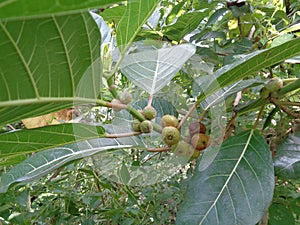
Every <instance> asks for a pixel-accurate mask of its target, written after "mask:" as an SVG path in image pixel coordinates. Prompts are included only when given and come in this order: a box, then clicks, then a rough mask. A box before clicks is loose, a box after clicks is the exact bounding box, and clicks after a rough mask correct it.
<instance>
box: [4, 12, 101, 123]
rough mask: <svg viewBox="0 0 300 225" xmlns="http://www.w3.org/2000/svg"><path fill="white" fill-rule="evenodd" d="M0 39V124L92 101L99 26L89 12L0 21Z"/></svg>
mask: <svg viewBox="0 0 300 225" xmlns="http://www.w3.org/2000/svg"><path fill="white" fill-rule="evenodd" d="M74 27H76V29H74ZM0 43H2V44H1V45H0V52H2V53H3V54H1V55H0V90H1V95H0V112H1V118H0V124H6V123H9V122H13V121H17V120H20V119H24V118H27V117H32V116H37V115H40V114H46V113H48V112H52V111H57V110H59V109H62V108H66V107H70V106H72V105H74V104H76V103H75V102H78V103H79V102H81V103H82V102H90V103H92V102H93V103H95V99H97V96H98V94H99V91H100V84H101V62H100V32H99V29H98V27H97V24H96V23H95V21H94V20H93V18H92V16H91V15H90V14H89V13H80V14H74V15H69V16H52V17H49V18H43V19H41V18H40V19H28V20H21V21H0Z"/></svg>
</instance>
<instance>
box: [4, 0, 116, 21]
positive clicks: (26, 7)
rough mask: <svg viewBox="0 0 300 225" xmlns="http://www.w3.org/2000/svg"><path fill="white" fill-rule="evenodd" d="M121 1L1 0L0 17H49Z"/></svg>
mask: <svg viewBox="0 0 300 225" xmlns="http://www.w3.org/2000/svg"><path fill="white" fill-rule="evenodd" d="M118 2H121V1H120V0H96V1H80V0H73V1H61V2H57V1H55V0H47V1H39V0H31V1H26V0H14V1H10V0H1V1H0V18H16V17H28V16H36V17H37V16H38V17H47V16H49V15H52V14H57V13H72V12H74V11H75V12H78V11H87V10H88V9H91V8H99V7H105V6H107V5H110V4H114V3H118Z"/></svg>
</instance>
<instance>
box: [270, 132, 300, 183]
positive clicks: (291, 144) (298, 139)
mask: <svg viewBox="0 0 300 225" xmlns="http://www.w3.org/2000/svg"><path fill="white" fill-rule="evenodd" d="M274 164H275V172H276V175H278V176H281V177H283V178H288V179H298V178H299V177H300V132H298V133H296V134H289V135H288V137H287V138H286V139H285V140H284V141H283V142H282V143H281V144H280V146H279V148H278V149H277V154H276V157H275V158H274Z"/></svg>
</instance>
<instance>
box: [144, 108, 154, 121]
mask: <svg viewBox="0 0 300 225" xmlns="http://www.w3.org/2000/svg"><path fill="white" fill-rule="evenodd" d="M143 115H144V117H145V118H146V119H148V120H152V119H153V118H154V117H156V110H155V108H153V107H152V106H146V107H145V108H144V109H143Z"/></svg>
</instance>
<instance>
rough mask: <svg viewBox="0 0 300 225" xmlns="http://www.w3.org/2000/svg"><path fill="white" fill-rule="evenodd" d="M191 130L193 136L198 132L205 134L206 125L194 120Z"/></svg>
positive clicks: (190, 126)
mask: <svg viewBox="0 0 300 225" xmlns="http://www.w3.org/2000/svg"><path fill="white" fill-rule="evenodd" d="M189 132H190V136H191V137H193V136H194V134H198V133H202V134H205V133H206V126H205V125H204V124H203V123H201V122H198V121H195V122H192V123H190V125H189Z"/></svg>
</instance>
